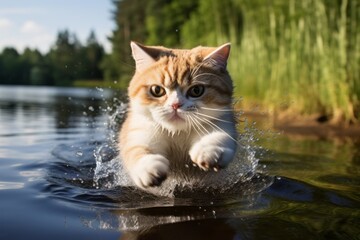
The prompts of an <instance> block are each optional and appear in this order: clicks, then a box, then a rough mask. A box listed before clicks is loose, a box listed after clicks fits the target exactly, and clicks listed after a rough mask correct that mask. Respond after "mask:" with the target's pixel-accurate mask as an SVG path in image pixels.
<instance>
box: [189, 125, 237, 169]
mask: <svg viewBox="0 0 360 240" xmlns="http://www.w3.org/2000/svg"><path fill="white" fill-rule="evenodd" d="M232 135H233V136H232ZM232 135H229V134H228V133H225V132H222V131H215V132H211V133H209V134H207V135H204V136H202V137H201V138H199V139H198V140H197V141H196V142H194V144H193V146H192V147H191V149H190V151H189V154H190V157H191V160H192V161H193V162H194V163H196V165H198V166H199V167H200V168H201V169H203V170H205V171H207V170H210V169H212V170H214V171H217V170H219V169H221V168H225V167H226V166H227V165H228V164H229V163H230V162H231V161H232V160H233V158H234V156H235V153H236V147H237V143H236V141H235V138H236V134H235V133H234V134H232Z"/></svg>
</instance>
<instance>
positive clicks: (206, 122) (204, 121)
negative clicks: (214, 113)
mask: <svg viewBox="0 0 360 240" xmlns="http://www.w3.org/2000/svg"><path fill="white" fill-rule="evenodd" d="M194 117H195V118H197V119H198V120H200V121H202V122H203V123H205V124H207V125H209V126H210V127H212V128H213V129H214V130H218V131H221V132H223V133H225V134H226V135H227V136H228V137H229V138H230V139H231V140H233V141H234V142H235V143H236V144H238V141H237V140H236V139H235V138H233V137H232V136H231V135H230V134H229V133H227V132H226V131H224V129H222V128H221V127H219V126H218V125H216V124H215V123H213V122H211V121H210V120H208V119H206V118H201V117H199V116H197V115H194Z"/></svg>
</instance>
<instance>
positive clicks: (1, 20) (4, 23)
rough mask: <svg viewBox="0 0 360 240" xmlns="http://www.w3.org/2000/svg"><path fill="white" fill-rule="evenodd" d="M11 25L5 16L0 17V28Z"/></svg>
mask: <svg viewBox="0 0 360 240" xmlns="http://www.w3.org/2000/svg"><path fill="white" fill-rule="evenodd" d="M11 26H12V22H11V21H10V20H9V19H7V18H0V30H1V29H7V28H9V27H11Z"/></svg>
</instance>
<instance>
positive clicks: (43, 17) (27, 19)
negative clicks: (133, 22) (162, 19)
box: [0, 0, 115, 53]
mask: <svg viewBox="0 0 360 240" xmlns="http://www.w3.org/2000/svg"><path fill="white" fill-rule="evenodd" d="M113 10H114V7H113V4H112V2H111V0H0V52H1V51H2V50H3V49H4V47H14V48H16V49H17V50H18V51H19V52H22V51H23V50H24V49H25V48H26V47H30V48H37V49H38V50H40V51H41V52H42V53H46V52H48V51H49V49H50V48H51V46H52V45H53V44H54V43H55V41H56V36H57V33H58V32H59V31H61V30H65V29H68V30H69V31H70V32H71V33H75V34H76V36H77V37H78V39H79V40H80V42H82V43H85V41H86V39H87V38H88V36H89V34H90V31H91V30H94V31H95V33H96V36H97V39H98V41H99V42H100V43H101V44H103V46H104V47H105V49H106V51H107V52H109V51H110V50H111V44H110V42H109V41H108V40H107V37H108V36H110V35H111V32H112V30H113V29H114V28H115V22H114V21H113V20H112V14H111V12H112V11H113Z"/></svg>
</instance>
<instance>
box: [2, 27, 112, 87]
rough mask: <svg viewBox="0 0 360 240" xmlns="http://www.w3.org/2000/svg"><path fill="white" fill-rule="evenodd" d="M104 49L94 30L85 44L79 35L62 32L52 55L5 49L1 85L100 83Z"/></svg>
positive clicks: (51, 50) (29, 50) (50, 52)
mask: <svg viewBox="0 0 360 240" xmlns="http://www.w3.org/2000/svg"><path fill="white" fill-rule="evenodd" d="M104 56H105V51H104V47H103V46H102V45H101V44H100V43H99V42H98V40H97V38H96V35H95V33H94V32H93V31H92V32H91V33H90V34H89V36H88V38H87V40H86V43H85V44H82V43H81V42H80V41H79V40H78V38H77V37H76V34H74V33H70V32H69V31H68V30H63V31H60V32H59V33H58V35H57V39H56V42H55V43H54V44H53V46H52V47H51V49H50V50H49V52H47V53H46V54H42V53H41V52H40V51H39V50H37V49H30V48H26V49H25V50H24V51H23V52H22V53H19V52H18V51H17V50H16V49H15V48H12V47H7V48H4V49H3V51H2V52H1V53H0V83H1V84H9V85H10V84H11V85H50V86H51V85H56V86H67V85H72V84H73V82H74V81H75V80H79V79H86V80H101V79H103V71H102V69H101V62H102V60H103V58H104Z"/></svg>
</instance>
